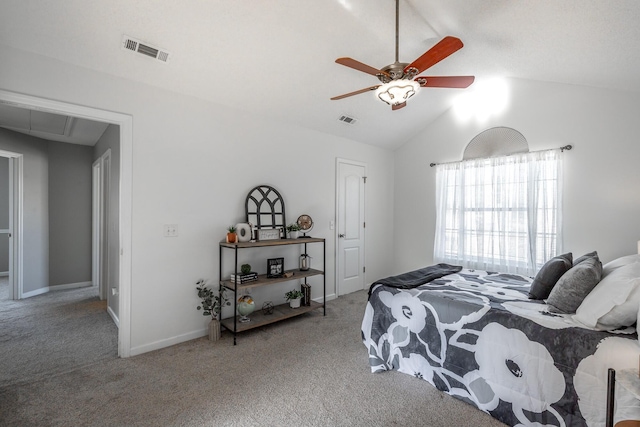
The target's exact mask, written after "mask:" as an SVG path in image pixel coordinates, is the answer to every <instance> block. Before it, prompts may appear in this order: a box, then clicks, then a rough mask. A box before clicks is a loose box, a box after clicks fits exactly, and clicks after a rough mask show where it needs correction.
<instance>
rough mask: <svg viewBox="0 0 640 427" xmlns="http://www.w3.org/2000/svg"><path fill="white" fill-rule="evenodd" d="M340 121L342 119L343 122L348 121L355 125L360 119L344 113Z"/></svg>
mask: <svg viewBox="0 0 640 427" xmlns="http://www.w3.org/2000/svg"><path fill="white" fill-rule="evenodd" d="M338 121H341V122H342V123H346V124H348V125H353V124H355V122H357V121H358V119H354V118H353V117H349V116H347V115H344V114H343V115H342V116H340V117H339V118H338Z"/></svg>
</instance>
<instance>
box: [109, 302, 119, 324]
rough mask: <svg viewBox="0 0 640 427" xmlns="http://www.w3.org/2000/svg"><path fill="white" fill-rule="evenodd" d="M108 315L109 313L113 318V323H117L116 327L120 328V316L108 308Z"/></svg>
mask: <svg viewBox="0 0 640 427" xmlns="http://www.w3.org/2000/svg"><path fill="white" fill-rule="evenodd" d="M107 313H109V316H111V318H112V319H113V323H115V324H116V326H117V327H118V328H120V319H118V316H116V313H114V312H113V310H112V309H111V307H107Z"/></svg>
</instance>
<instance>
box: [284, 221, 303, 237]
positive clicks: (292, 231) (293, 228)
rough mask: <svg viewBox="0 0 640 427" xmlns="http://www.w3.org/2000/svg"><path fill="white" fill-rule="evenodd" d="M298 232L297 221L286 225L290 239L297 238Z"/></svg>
mask: <svg viewBox="0 0 640 427" xmlns="http://www.w3.org/2000/svg"><path fill="white" fill-rule="evenodd" d="M299 232H300V226H299V225H298V224H297V223H295V222H294V223H292V224H289V225H287V233H288V234H289V238H290V239H297V238H298V233H299Z"/></svg>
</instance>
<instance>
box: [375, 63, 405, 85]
mask: <svg viewBox="0 0 640 427" xmlns="http://www.w3.org/2000/svg"><path fill="white" fill-rule="evenodd" d="M407 65H409V64H408V63H406V62H394V63H393V64H391V65H387V66H386V67H384V68H382V69H380V71H382V73H380V74H376V77H378V80H380V81H381V82H382V83H389V82H390V81H393V80H399V79H404V78H409V79H410V78H411V77H409V76H407V75H405V73H404V69H405V67H406V66H407Z"/></svg>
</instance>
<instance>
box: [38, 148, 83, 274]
mask: <svg viewBox="0 0 640 427" xmlns="http://www.w3.org/2000/svg"><path fill="white" fill-rule="evenodd" d="M48 148H49V286H56V285H67V284H76V283H83V282H90V281H91V191H92V186H91V179H92V176H91V165H92V163H93V147H88V146H85V145H77V144H65V143H62V142H54V141H49V142H48Z"/></svg>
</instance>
